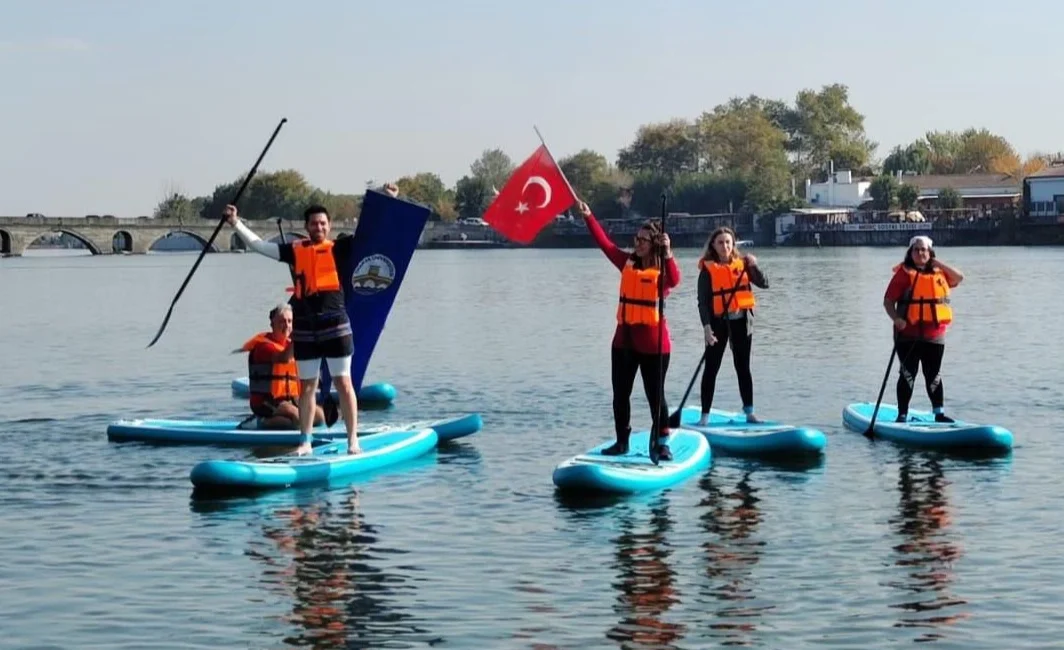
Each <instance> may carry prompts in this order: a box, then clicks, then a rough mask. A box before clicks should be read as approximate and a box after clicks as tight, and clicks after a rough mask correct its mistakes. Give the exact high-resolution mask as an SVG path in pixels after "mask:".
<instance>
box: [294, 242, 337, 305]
mask: <svg viewBox="0 0 1064 650" xmlns="http://www.w3.org/2000/svg"><path fill="white" fill-rule="evenodd" d="M332 249H333V242H331V241H329V240H328V239H326V240H325V241H323V242H321V243H320V244H315V243H313V242H312V241H311V240H309V239H303V240H301V241H298V242H293V243H292V255H293V256H294V257H295V261H296V263H295V264H294V268H293V272H294V273H295V276H296V282H295V285H296V286H295V292H294V295H295V297H296V298H303V297H305V296H312V295H314V294H316V293H321V292H324V291H339V290H340V275H339V273H337V272H336V260H335V259H333V254H332Z"/></svg>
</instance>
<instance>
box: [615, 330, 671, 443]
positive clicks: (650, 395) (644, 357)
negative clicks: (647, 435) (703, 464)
mask: <svg viewBox="0 0 1064 650" xmlns="http://www.w3.org/2000/svg"><path fill="white" fill-rule="evenodd" d="M659 359H660V362H659ZM610 366H611V375H612V377H613V423H614V426H615V427H616V433H617V440H618V441H619V442H623V443H625V444H627V442H628V436H629V434H630V433H631V428H630V424H631V419H632V402H631V398H632V389H633V388H634V387H635V375H636V373H637V372H638V373H639V374H640V375H642V377H643V391H644V392H645V393H646V396H647V402H649V403H650V414H651V418H652V419H653V423H654V424H653V426H654V428H655V429H656V430H658V431H659V432H661V433H667V432H665V431H662V429H661V427H662V426H664V427H668V423H669V409H668V406H667V405H666V403H665V396H664V395H661V396H660V400H659V391H661V384H662V382H664V381H665V374H666V373H668V370H669V354H668V353H665V354H663V355H661V357H659V356H658V355H657V354H647V353H644V352H636V351H635V350H630V349H626V348H613V349H612V350H611V352H610ZM659 366H660V367H659Z"/></svg>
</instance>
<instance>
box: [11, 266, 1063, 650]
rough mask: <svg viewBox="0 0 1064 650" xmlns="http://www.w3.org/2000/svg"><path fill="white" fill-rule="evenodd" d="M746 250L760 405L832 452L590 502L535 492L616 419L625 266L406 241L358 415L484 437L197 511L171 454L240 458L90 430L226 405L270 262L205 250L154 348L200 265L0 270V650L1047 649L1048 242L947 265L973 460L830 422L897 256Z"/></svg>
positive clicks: (260, 323)
mask: <svg viewBox="0 0 1064 650" xmlns="http://www.w3.org/2000/svg"><path fill="white" fill-rule="evenodd" d="M755 252H757V254H758V255H759V257H760V260H761V266H762V267H763V268H764V270H765V271H766V273H767V274H768V276H769V279H770V281H771V283H772V286H771V288H770V289H769V290H767V291H760V292H759V293H758V299H759V305H760V313H759V317H758V320H757V326H756V332H755V337H756V338H755V343H754V346H755V347H754V362H753V369H754V378H755V394H756V403H757V405H758V412H759V413H760V414H761V415H762V416H763V417H769V418H773V419H780V420H784V421H787V422H792V423H801V424H806V425H811V426H816V427H819V428H821V429H822V430H823V431H825V432H826V433H827V434H828V437H829V443H828V449H827V454H826V456H825V458H824V460H823V462H821V463H817V464H814V465H812V466H806V467H778V466H771V465H764V464H760V463H757V462H751V461H742V460H736V459H732V458H727V457H724V456H716V457H715V458H714V461H713V466H712V468H711V469H710V470H709V471H707V472H706V473H705V474H704V475H703V476H701V477H699V478H696V479H693V480H690V481H688V482H687V483H684V484H683V485H681V486H679V487H677V488H675V489H672V490H669V491H666V492H662V493H658V494H652V495H648V496H643V497H638V498H627V499H613V500H605V501H601V502H591V503H587V502H583V503H572V502H570V501H568V500H563V499H560V498H558V497H557V496H556V495H555V492H554V487H553V484H552V483H551V471H552V469H553V468H554V466H555V465H556V464H557V463H558V462H560V461H561V460H563V459H564V458H566V457H567V456H570V455H573V454H576V453H579V452H580V451H582V450H584V449H586V448H588V447H590V446H592V445H594V444H596V443H599V442H601V441H603V440H606V439H608V438H609V437H611V435H612V433H611V432H612V423H611V411H610V393H609V340H610V336H611V333H612V329H613V315H614V309H615V304H616V303H615V301H616V298H615V296H616V291H617V280H618V277H617V273H616V271H614V270H613V268H612V267H611V266H610V265H609V263H608V262H607V261H606V259H605V258H604V257H603V256H602V255H601V253H599V252H598V251H597V250H565V251H554V250H509V251H507V250H486V251H418V252H417V254H416V257H415V259H414V262H413V264H412V266H411V268H410V271H409V274H408V276H407V279H406V282H405V283H404V286H403V287H402V290H401V292H400V295H399V298H398V301H397V303H396V305H395V308H394V310H393V312H392V316H391V318H390V321H389V323H388V326H387V328H386V329H385V331H384V334H383V335H382V337H381V341H380V344H379V346H378V349H377V352H376V354H375V357H374V360H373V363H372V364H371V366H370V369H369V372H368V375H367V381H368V382H373V381H388V382H391V383H393V384H395V385H396V386H397V388H398V390H399V396H398V398H397V402H396V404H395V406H394V408H393V409H391V410H390V411H387V412H363V414H362V415H361V421H362V422H364V423H374V422H384V421H397V420H398V421H408V420H413V419H421V418H436V417H444V416H450V415H457V414H461V413H465V412H469V411H479V412H480V413H482V415H483V418H484V429H483V431H481V432H480V433H478V434H476V435H475V436H472V437H470V438H467V439H465V441H464V442H462V443H461V444H458V445H455V446H453V448H450V449H447V450H441V451H439V452H437V453H436V454H434V455H432V456H429V457H427V458H425V459H423V460H421V461H416V462H414V463H411V464H409V465H406V466H403V467H402V468H401V469H398V470H396V471H393V472H388V473H385V474H382V475H378V476H376V477H374V478H372V479H369V480H363V481H353V482H350V483H348V484H344V485H339V486H332V487H330V488H328V489H323V488H318V489H306V490H291V491H282V492H277V493H274V494H271V495H268V496H262V497H258V498H245V499H236V500H227V501H210V502H203V501H198V500H196V501H194V500H192V499H191V498H190V495H191V484H190V483H189V480H188V472H189V470H190V468H191V467H192V466H193V465H194V464H195V463H196V462H198V461H200V460H203V459H207V458H215V457H233V456H236V457H246V456H249V455H250V452H248V451H247V450H240V449H236V450H234V449H222V448H211V447H195V446H187V447H161V446H149V445H141V444H116V443H109V442H108V441H107V439H106V435H105V428H106V426H107V423H108V422H110V421H112V420H114V419H118V418H121V417H137V416H141V417H143V416H153V417H192V418H220V417H230V418H231V417H239V416H241V415H243V413H244V406H245V405H244V404H243V403H242V402H241V401H239V400H237V399H234V398H233V397H232V396H231V394H230V390H229V382H230V380H231V379H232V378H233V377H236V376H240V375H244V374H246V373H245V365H244V359H243V358H242V357H241V356H240V355H231V354H229V352H230V351H231V350H233V349H234V348H237V347H238V346H239V345H240V344H241V343H242V342H243V341H244V340H245V339H247V338H248V337H249V336H250V335H251V334H253V333H254V332H256V331H258V330H259V329H263V328H265V327H266V325H267V323H266V312H267V311H268V309H269V308H270V307H271V306H272V305H273V304H274V303H276V302H277V301H279V300H282V299H284V294H283V293H282V289H283V287H284V286H286V284H287V282H288V275H287V271H286V269H285V268H284V267H283V266H281V265H279V264H277V263H274V262H271V261H269V260H266V259H264V258H262V257H259V256H257V255H210V256H208V257H207V258H206V259H205V261H204V263H203V264H202V265H201V267H200V269H199V270H198V272H197V274H196V276H195V278H194V279H193V281H192V282H191V284H190V286H189V287H188V289H187V290H186V292H185V295H184V296H183V297H182V299H181V301H180V302H179V303H178V305H177V308H176V309H175V313H174V316H173V318H172V320H171V322H170V325H169V328H168V330H167V332H166V333H165V334H164V335H163V338H162V339H161V340H160V342H159V343H158V344H157V345H156V346H155V347H154V348H151V349H145V346H146V345H147V343H148V342H149V341H150V340H151V338H152V336H153V335H154V334H155V332H156V330H157V328H158V326H159V324H160V323H161V321H162V317H163V316H164V314H165V313H166V309H167V307H168V306H169V303H170V300H171V299H172V297H173V295H174V292H175V291H176V290H177V287H178V286H179V285H180V282H181V280H182V279H183V278H184V277H185V274H186V273H187V272H188V270H189V268H190V267H191V265H192V263H193V261H194V259H195V256H194V254H151V255H147V256H107V257H78V256H60V255H45V254H38V255H35V256H27V257H24V258H9V259H0V342H2V344H3V348H2V349H3V352H2V357H0V358H2V359H3V361H4V363H3V366H4V369H5V372H3V373H2V374H0V404H2V405H3V413H0V431H2V434H3V439H4V441H5V442H6V443H7V444H6V454H7V455H6V456H5V457H4V462H3V463H2V464H0V514H2V520H3V525H2V527H0V548H2V549H3V553H0V621H2V622H3V623H2V624H0V629H2V631H3V633H2V635H0V647H11V648H220V647H227V648H237V647H240V648H285V647H294V646H299V647H313V648H383V647H387V648H424V647H445V648H537V649H544V648H581V649H587V648H706V647H717V646H720V645H740V646H755V647H770V648H783V647H785V648H788V649H795V648H812V647H817V648H822V647H839V648H854V647H871V646H873V645H874V646H876V647H902V646H908V645H909V644H911V643H913V642H930V643H932V644H933V645H934V646H936V647H942V648H1005V647H1008V648H1043V647H1048V646H1050V645H1055V644H1056V642H1057V641H1058V639H1059V638H1060V635H1061V632H1062V630H1064V615H1062V614H1061V613H1060V609H1059V603H1060V602H1062V600H1064V554H1062V553H1061V552H1060V551H1059V547H1060V540H1061V533H1062V524H1061V519H1060V514H1059V513H1060V511H1061V499H1060V493H1061V489H1060V487H1059V485H1060V481H1059V472H1060V461H1061V456H1062V454H1061V451H1060V450H1061V447H1060V446H1059V445H1058V444H1056V442H1057V439H1058V436H1059V432H1058V427H1057V422H1058V419H1057V415H1058V413H1059V409H1060V405H1061V404H1062V397H1064V395H1062V393H1064V390H1062V388H1061V380H1062V371H1061V365H1060V359H1061V358H1062V352H1064V349H1062V348H1064V345H1062V343H1061V340H1060V337H1059V336H1057V335H1056V334H1055V333H1054V332H1053V327H1054V325H1053V323H1059V322H1061V321H1062V318H1064V305H1062V303H1061V301H1059V300H1056V299H1054V298H1053V296H1055V295H1057V293H1056V292H1057V291H1058V290H1059V289H1058V287H1059V278H1060V277H1062V276H1064V251H1061V250H1060V249H1024V248H959V249H944V250H942V251H940V253H941V255H942V256H943V258H944V259H947V260H948V261H950V262H951V263H953V264H954V265H956V266H958V267H960V268H961V269H962V270H963V271H964V272H965V273H966V274H967V279H966V281H965V283H964V284H963V285H961V287H960V288H958V289H957V290H956V292H955V294H954V302H953V304H954V308H955V312H956V314H957V319H958V321H957V323H956V325H955V327H954V328H953V330H952V332H951V334H950V339H949V342H948V347H947V353H946V362H945V367H944V380H945V388H946V399H947V410H948V411H949V412H950V413H952V414H954V415H955V416H958V417H962V418H964V419H967V420H972V421H982V422H994V423H998V424H1001V425H1004V426H1006V427H1009V428H1010V429H1012V430H1013V432H1014V433H1015V435H1016V447H1015V450H1014V452H1013V454H1012V455H1011V456H1009V457H1005V458H998V459H992V460H971V459H956V458H947V457H940V456H938V455H935V454H929V453H913V452H909V451H905V450H903V449H901V448H899V447H897V446H895V445H892V444H890V443H885V442H876V443H871V442H869V441H868V440H866V439H865V438H863V437H862V436H860V435H859V434H856V433H853V432H849V431H846V430H844V429H843V428H842V425H841V411H842V408H843V407H844V406H845V405H846V404H847V403H849V402H853V401H867V400H872V401H874V400H875V398H876V393H877V391H878V390H879V386H880V381H881V380H882V377H883V372H884V370H885V364H886V362H887V359H888V355H889V350H890V342H889V335H890V323H889V321H888V320H887V318H886V316H885V315H884V314H883V312H882V308H881V306H880V303H881V297H882V293H883V290H884V287H885V286H886V283H887V281H888V279H889V276H890V268H891V266H892V265H893V264H895V263H897V262H898V261H900V258H901V255H902V254H903V250H902V249H889V250H887V249H824V250H814V249H806V250H793V249H780V250H757V251H755ZM697 254H698V251H696V250H693V249H691V250H681V251H678V257H679V259H680V262H681V265H682V270H683V273H684V281H683V284H682V286H681V287H680V289H679V290H678V291H677V292H676V293H674V294H673V296H672V297H671V298H670V300H669V302H668V305H667V308H666V309H667V314H668V315H669V317H670V321H671V323H672V327H673V341H674V355H673V365H672V369H671V371H670V375H669V378H668V384H667V390H668V396H669V399H670V403H671V405H673V406H675V404H676V402H677V401H678V400H679V399H680V396H682V394H683V391H684V388H685V387H686V385H687V382H688V380H689V379H690V377H691V373H692V372H693V371H694V368H695V365H696V363H697V361H698V357H699V355H700V353H701V347H700V345H701V343H700V339H701V328H700V326H699V323H698V317H697V308H696V305H695V297H694V292H695V277H696V275H695V273H694V268H695V258H696V256H697ZM895 367H896V366H895ZM718 382H719V383H718V390H717V395H718V397H717V404H716V406H718V407H719V408H732V409H738V407H739V402H738V391H737V388H736V384H735V375H734V371H733V370H732V368H731V366H730V363H729V362H728V361H726V362H725V366H724V369H723V370H722V372H721V375H720V378H719V379H718ZM892 383H893V377H892ZM641 392H642V391H641V390H640V389H639V387H638V384H637V388H636V391H635V394H634V397H633V414H634V422H633V424H634V425H636V426H639V427H645V426H647V424H648V423H649V413H648V409H647V407H646V403H645V401H644V399H643V397H642V394H641ZM697 393H698V391H697V387H696V389H695V391H694V393H693V394H692V397H691V398H690V399H689V401H688V403H689V404H697V403H698V397H697ZM886 401H888V402H892V401H893V389H892V388H888V391H887V395H886ZM913 408H927V398H926V395H924V393H923V391H922V383H920V384H918V388H917V393H916V396H915V397H914V401H913Z"/></svg>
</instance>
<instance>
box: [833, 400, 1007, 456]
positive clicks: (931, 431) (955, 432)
mask: <svg viewBox="0 0 1064 650" xmlns="http://www.w3.org/2000/svg"><path fill="white" fill-rule="evenodd" d="M875 407H876V405H875V402H857V403H854V404H850V405H848V406H847V407H846V408H845V409H843V411H842V422H843V424H845V425H846V426H847V427H848V428H850V429H853V430H854V431H858V432H861V433H863V432H864V431H867V430H868V425H869V423H870V422H871V421H872V411H873V410H874V409H875ZM897 417H898V407H897V406H896V405H894V404H880V405H879V413H877V414H876V425H875V428H874V429H873V435H874V436H875V437H877V438H883V439H884V440H890V441H892V442H897V443H901V444H905V445H911V446H917V447H924V448H928V449H941V450H972V451H976V450H986V451H1001V452H1004V451H1008V450H1010V449H1012V437H1013V436H1012V432H1011V431H1009V430H1008V429H1006V428H1004V427H1000V426H997V425H993V424H974V423H971V422H964V421H961V420H957V421H956V422H935V415H934V413H931V412H928V411H914V410H912V409H909V419H908V421H907V422H895V421H894V420H896V419H897Z"/></svg>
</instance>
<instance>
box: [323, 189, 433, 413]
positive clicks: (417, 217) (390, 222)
mask: <svg viewBox="0 0 1064 650" xmlns="http://www.w3.org/2000/svg"><path fill="white" fill-rule="evenodd" d="M430 214H431V211H430V210H429V209H428V208H427V207H425V206H422V205H419V204H417V203H411V202H409V201H404V200H402V199H397V198H392V197H390V196H388V195H387V194H384V193H382V192H378V191H375V190H367V191H366V195H365V197H364V198H363V200H362V212H361V214H360V215H359V218H358V226H357V227H356V228H355V234H354V237H355V243H354V245H353V246H352V247H351V255H350V256H349V257H348V258H347V260H346V261H345V263H344V264H342V265H341V267H340V268H338V269H337V272H338V273H339V275H340V281H341V282H342V283H343V286H344V304H345V306H346V308H347V317H348V319H350V321H351V329H352V331H353V332H354V340H355V354H354V357H353V358H352V359H351V383H352V385H353V386H354V388H355V393H358V392H359V391H361V390H362V380H363V379H364V378H365V376H366V369H367V368H368V367H369V361H370V358H371V357H372V356H373V349H374V348H375V347H376V346H377V340H378V339H379V338H380V335H381V332H382V331H383V330H384V323H385V321H387V320H388V314H389V313H390V312H391V310H392V304H394V303H395V297H396V295H398V293H399V287H400V285H402V283H403V278H404V277H405V276H406V270H407V268H408V267H409V266H410V258H411V257H413V255H414V250H416V249H417V245H418V241H419V240H420V239H421V231H422V230H424V228H425V223H426V222H427V221H428V219H429V215H430ZM331 386H332V377H331V376H330V374H329V367H328V365H327V364H326V363H325V360H324V359H322V364H321V383H320V387H319V395H318V400H319V403H322V402H324V397H325V396H326V395H328V394H329V392H328V391H329V390H330V389H331Z"/></svg>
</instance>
